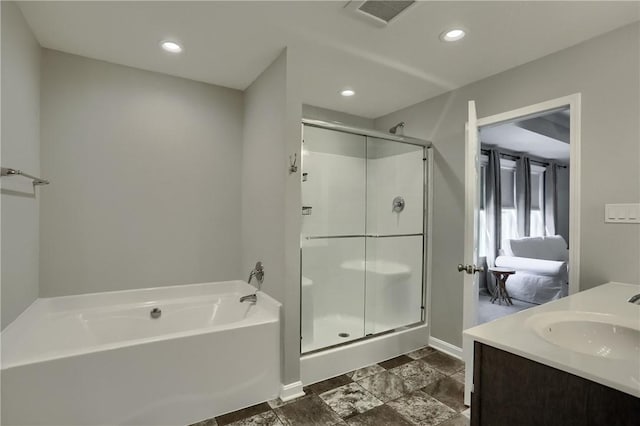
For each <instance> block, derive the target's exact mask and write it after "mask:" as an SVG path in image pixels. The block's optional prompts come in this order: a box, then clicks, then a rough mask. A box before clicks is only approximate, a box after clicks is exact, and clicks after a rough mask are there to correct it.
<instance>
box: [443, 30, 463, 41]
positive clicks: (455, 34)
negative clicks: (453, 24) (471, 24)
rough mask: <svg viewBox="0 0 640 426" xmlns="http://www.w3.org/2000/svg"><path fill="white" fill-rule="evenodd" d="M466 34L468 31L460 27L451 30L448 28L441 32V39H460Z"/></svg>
mask: <svg viewBox="0 0 640 426" xmlns="http://www.w3.org/2000/svg"><path fill="white" fill-rule="evenodd" d="M465 35H466V33H465V32H464V30H461V29H460V28H454V29H451V30H447V31H445V32H443V33H442V34H440V40H442V41H458V40H461V39H463V38H464V36H465Z"/></svg>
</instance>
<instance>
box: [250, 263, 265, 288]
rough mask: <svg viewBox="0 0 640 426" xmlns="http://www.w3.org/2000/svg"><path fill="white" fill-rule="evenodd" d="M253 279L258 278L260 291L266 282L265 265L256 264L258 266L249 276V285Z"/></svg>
mask: <svg viewBox="0 0 640 426" xmlns="http://www.w3.org/2000/svg"><path fill="white" fill-rule="evenodd" d="M253 277H256V281H258V290H260V287H261V286H262V283H263V282H264V265H263V264H262V262H261V261H258V262H256V266H255V267H254V268H253V270H252V271H251V273H250V274H249V280H248V281H247V282H248V283H249V284H251V279H252V278H253Z"/></svg>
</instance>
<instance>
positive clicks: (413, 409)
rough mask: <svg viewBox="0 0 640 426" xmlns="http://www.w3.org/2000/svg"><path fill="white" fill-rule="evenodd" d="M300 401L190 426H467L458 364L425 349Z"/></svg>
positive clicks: (320, 387) (321, 387)
mask: <svg viewBox="0 0 640 426" xmlns="http://www.w3.org/2000/svg"><path fill="white" fill-rule="evenodd" d="M304 391H305V393H306V395H305V396H303V397H301V398H298V399H295V400H293V401H289V402H286V403H283V402H282V401H280V400H273V401H269V402H268V403H266V402H265V403H262V404H258V405H254V406H253V407H249V408H245V409H243V410H239V411H235V412H233V413H229V414H225V415H223V416H219V417H216V418H215V419H209V420H204V421H202V422H198V423H195V424H194V425H192V426H225V425H232V426H254V425H255V426H257V425H265V426H266V425H268V426H284V425H292V426H297V425H309V426H312V425H351V426H365V425H371V426H378V425H394V426H395V425H397V426H411V425H425V426H427V425H428V426H431V425H433V426H435V425H439V426H467V425H469V420H468V419H467V418H466V417H464V416H463V415H462V414H460V413H461V412H462V411H463V410H465V409H466V408H467V407H465V405H464V404H463V394H464V364H463V363H462V361H460V360H458V359H455V358H453V357H450V356H448V355H446V354H444V353H442V352H439V351H436V350H435V349H433V348H430V347H424V348H422V349H419V350H417V351H414V352H411V353H409V354H406V355H401V356H399V357H396V358H393V359H390V360H388V361H384V362H381V363H378V364H373V365H370V366H368V367H364V368H361V369H359V370H356V371H352V372H351V373H347V374H344V375H341V376H337V377H333V378H330V379H327V380H325V381H322V382H319V383H315V384H313V385H310V386H307V387H305V389H304Z"/></svg>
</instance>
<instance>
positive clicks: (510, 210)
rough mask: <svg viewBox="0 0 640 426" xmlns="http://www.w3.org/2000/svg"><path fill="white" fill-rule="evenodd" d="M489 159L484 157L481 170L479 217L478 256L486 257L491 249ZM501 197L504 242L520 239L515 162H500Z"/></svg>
mask: <svg viewBox="0 0 640 426" xmlns="http://www.w3.org/2000/svg"><path fill="white" fill-rule="evenodd" d="M487 161H488V159H487V157H486V156H482V160H481V169H480V212H479V215H478V245H479V247H478V256H480V257H486V255H487V251H488V247H489V229H488V228H487V215H486V210H485V200H486V197H487V190H486V178H487V173H486V171H487ZM500 169H501V170H500V188H501V193H500V196H501V198H502V217H501V219H502V227H501V233H502V241H505V240H506V239H509V238H517V237H518V220H517V215H516V204H515V199H516V198H515V190H516V188H515V162H514V161H511V160H506V159H501V160H500Z"/></svg>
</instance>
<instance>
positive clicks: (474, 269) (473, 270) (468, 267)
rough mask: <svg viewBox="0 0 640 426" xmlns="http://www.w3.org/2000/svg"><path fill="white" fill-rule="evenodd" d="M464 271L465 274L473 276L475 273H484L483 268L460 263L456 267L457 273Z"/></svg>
mask: <svg viewBox="0 0 640 426" xmlns="http://www.w3.org/2000/svg"><path fill="white" fill-rule="evenodd" d="M462 271H465V272H466V273H467V274H469V275H471V274H475V273H476V272H484V268H483V267H482V266H476V265H463V264H462V263H461V264H459V265H458V272H462Z"/></svg>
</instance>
